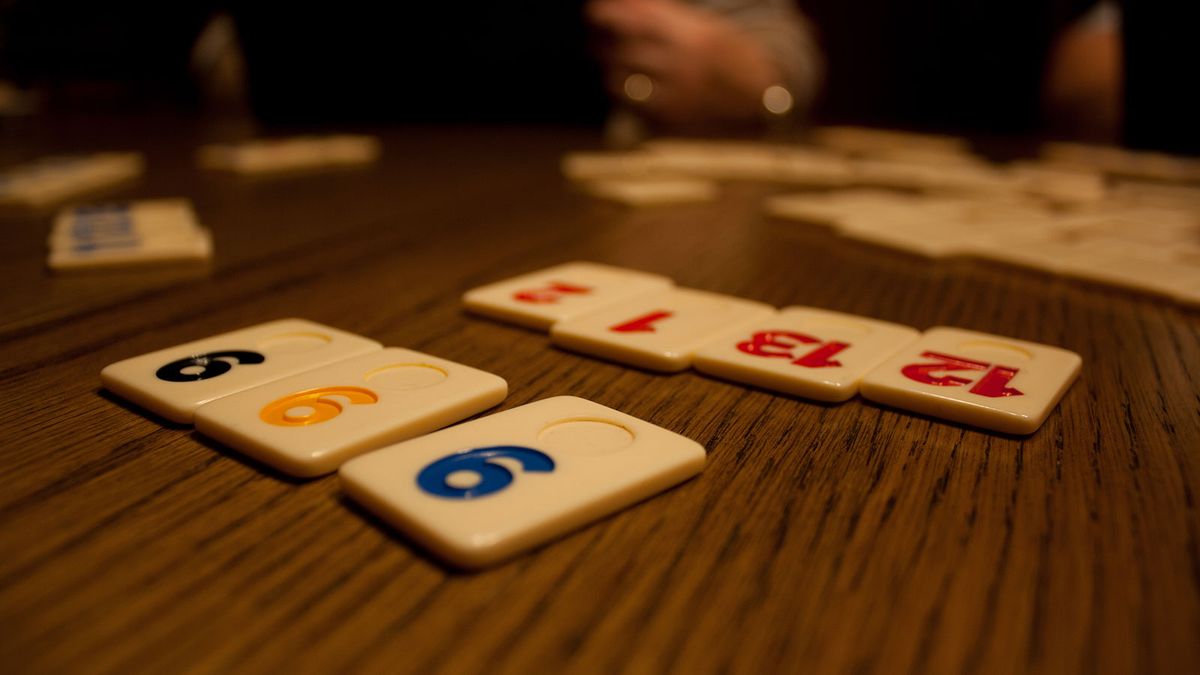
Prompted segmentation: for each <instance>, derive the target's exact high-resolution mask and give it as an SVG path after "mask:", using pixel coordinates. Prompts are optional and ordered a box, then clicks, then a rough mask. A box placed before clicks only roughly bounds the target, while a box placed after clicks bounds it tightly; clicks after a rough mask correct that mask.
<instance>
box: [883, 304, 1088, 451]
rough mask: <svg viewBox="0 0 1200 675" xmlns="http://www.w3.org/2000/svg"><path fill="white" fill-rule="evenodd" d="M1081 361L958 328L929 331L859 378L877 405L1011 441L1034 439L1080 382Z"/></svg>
mask: <svg viewBox="0 0 1200 675" xmlns="http://www.w3.org/2000/svg"><path fill="white" fill-rule="evenodd" d="M1080 363H1081V360H1080V358H1079V355H1078V354H1076V353H1074V352H1070V351H1067V350H1065V349H1059V348H1057V347H1049V346H1046V345H1040V344H1036V343H1033V342H1025V341H1023V340H1014V339H1012V338H1006V337H1000V336H997V335H989V334H987V333H976V332H973V331H967V330H960V329H957V328H931V329H930V330H928V331H926V332H925V334H924V335H922V336H921V338H920V339H919V340H917V341H916V342H915V343H913V344H911V345H909V346H907V347H905V348H904V349H902V350H901V351H900V352H899V353H898V354H896V355H895V356H893V357H892V358H890V359H888V360H887V361H885V362H884V363H883V365H881V366H879V367H878V368H876V369H875V370H873V371H871V372H870V373H868V374H867V376H866V377H865V378H863V381H862V384H861V385H860V391H861V392H862V395H863V396H864V397H865V398H868V399H870V400H872V401H876V402H878V403H884V404H886V405H890V406H895V407H897V408H903V409H905V410H912V411H915V412H918V413H923V414H926V415H932V416H934V417H941V418H944V419H948V420H953V421H955V422H962V423H964V424H970V425H973V426H977V427H982V428H985V429H994V430H996V431H1001V432H1004V433H1010V434H1029V433H1033V432H1034V431H1035V430H1036V429H1037V428H1038V427H1039V426H1041V424H1042V422H1043V421H1045V419H1046V416H1047V415H1049V414H1050V410H1051V409H1053V408H1054V406H1055V404H1057V403H1058V400H1059V399H1060V398H1062V395H1063V394H1064V393H1065V392H1066V390H1067V388H1068V387H1070V386H1071V383H1072V382H1074V381H1075V378H1076V376H1078V375H1079V369H1080Z"/></svg>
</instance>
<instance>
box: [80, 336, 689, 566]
mask: <svg viewBox="0 0 1200 675" xmlns="http://www.w3.org/2000/svg"><path fill="white" fill-rule="evenodd" d="M101 380H102V382H103V384H104V386H105V388H107V389H109V390H110V391H113V392H114V393H117V394H119V395H121V396H122V397H124V398H126V399H128V400H130V401H132V402H134V403H137V404H138V405H140V406H142V407H143V408H145V409H147V410H150V411H152V412H154V413H156V414H158V415H161V416H163V417H165V418H167V419H169V420H171V421H174V422H180V423H191V422H194V423H195V425H196V429H197V431H199V432H200V433H202V434H204V435H206V436H209V437H210V438H213V439H215V440H217V441H220V442H221V443H223V444H225V445H228V446H230V447H232V448H234V449H236V450H238V451H240V452H242V453H243V454H245V455H248V456H250V457H252V458H254V459H257V460H259V461H262V462H264V463H266V464H269V465H271V466H273V467H275V468H277V469H279V470H281V471H284V472H286V473H289V474H292V475H295V476H301V477H311V476H317V475H321V474H324V473H328V472H331V471H334V470H339V474H340V477H341V483H342V487H343V489H344V491H345V492H346V493H347V494H348V495H349V496H350V497H352V498H353V499H354V500H356V501H358V502H359V503H361V504H362V505H364V506H365V507H366V508H367V509H369V510H371V511H372V512H374V513H375V514H376V515H378V516H379V517H381V518H383V519H384V520H386V521H388V522H389V523H391V524H392V525H393V526H395V527H396V528H397V529H399V530H401V531H402V532H404V533H405V534H407V535H408V536H409V537H410V538H411V539H413V540H415V541H417V542H419V543H420V544H421V545H422V546H423V547H424V548H425V549H427V550H429V551H431V552H433V553H434V554H436V555H437V556H438V557H440V558H442V559H444V560H446V561H448V562H450V563H452V564H454V565H457V566H460V567H468V568H471V567H480V566H485V565H489V564H492V563H495V562H497V561H500V560H503V559H505V558H507V557H510V556H512V555H515V554H517V553H519V552H521V551H523V550H526V549H528V548H530V547H533V546H537V545H540V544H542V543H545V542H546V541H548V540H550V539H553V538H556V537H558V536H560V535H562V534H564V533H566V532H568V531H570V530H573V529H575V528H577V527H579V526H581V525H584V524H586V523H588V522H590V521H593V520H596V519H598V518H601V517H604V516H606V515H609V514H611V513H613V512H615V511H618V510H621V509H623V508H625V507H627V506H629V505H631V504H634V503H636V502H638V501H641V500H643V499H645V498H647V497H649V496H651V495H654V494H656V493H658V492H660V491H662V490H665V489H667V488H669V487H671V486H674V485H676V484H678V483H681V482H683V481H685V480H687V479H688V478H691V477H692V476H695V475H696V474H698V473H699V472H700V471H701V470H702V469H703V467H704V463H705V457H706V455H705V450H704V448H703V447H701V446H700V445H699V444H698V443H696V442H694V441H691V440H689V439H687V438H685V437H683V436H680V435H679V434H676V433H673V432H671V431H668V430H666V429H662V428H660V427H657V426H654V425H652V424H649V423H647V422H645V421H643V420H640V419H637V418H634V417H631V416H629V415H626V414H624V413H621V412H619V411H617V410H613V409H611V408H607V407H604V406H602V405H599V404H597V403H593V402H591V401H587V400H584V399H580V398H575V397H571V396H560V397H555V398H549V399H543V400H540V401H537V402H534V403H530V404H527V405H523V406H520V407H518V408H513V409H511V410H506V411H504V412H501V413H497V414H494V415H490V416H487V417H483V418H480V419H476V420H472V421H470V422H466V423H463V424H458V425H457V426H453V427H450V428H446V429H442V427H446V426H447V425H451V424H454V423H456V422H459V421H461V420H463V419H465V418H467V417H470V416H471V415H474V414H476V413H479V412H482V411H484V410H486V409H488V408H491V407H493V406H495V405H497V404H499V403H500V402H501V401H503V400H504V398H505V397H506V395H507V393H508V385H507V383H506V382H505V381H504V379H502V378H500V377H498V376H496V375H493V374H491V373H487V372H484V371H481V370H477V369H475V368H470V367H468V366H465V365H462V364H459V363H455V362H453V361H448V360H446V359H441V358H438V357H435V356H431V355H429V354H424V353H421V352H415V351H411V350H408V349H401V348H395V347H388V348H385V347H383V345H381V344H380V343H378V342H376V341H374V340H370V339H367V338H364V337H362V336H359V335H355V334H353V333H348V332H345V331H341V330H338V329H335V328H332V327H329V326H324V325H321V324H317V323H313V322H311V321H306V320H302V319H284V320H280V321H272V322H268V323H264V324H259V325H256V326H250V327H247V328H243V329H240V330H236V331H232V332H229V333H224V334H221V335H216V336H212V337H209V338H204V339H201V340H196V341H193V342H188V343H185V344H181V345H176V346H174V347H169V348H166V349H162V350H158V351H154V352H151V353H148V354H143V355H141V356H136V357H133V358H130V359H126V360H123V361H119V362H117V363H114V364H112V365H110V366H108V367H106V368H105V369H104V370H103V371H102V372H101ZM438 429H441V430H440V431H438ZM389 444H391V445H389ZM339 467H340V469H339Z"/></svg>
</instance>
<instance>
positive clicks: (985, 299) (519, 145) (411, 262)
mask: <svg viewBox="0 0 1200 675" xmlns="http://www.w3.org/2000/svg"><path fill="white" fill-rule="evenodd" d="M236 133H244V130H241V131H239V130H232V131H231V130H229V129H222V128H214V127H212V126H203V125H199V124H192V123H187V122H176V121H171V122H164V121H161V120H159V121H153V120H151V121H124V122H117V123H101V122H96V121H86V122H76V123H57V124H35V123H27V124H25V125H23V126H22V127H20V128H9V129H7V130H6V132H5V135H4V138H5V144H4V145H5V148H4V150H3V151H2V152H0V159H3V160H6V161H15V160H17V159H21V158H24V157H32V156H37V155H39V154H44V153H48V152H52V151H62V150H75V149H84V150H88V149H141V150H144V151H146V152H148V154H149V162H150V164H149V168H150V173H149V174H148V175H147V176H146V177H145V179H144V180H143V181H142V182H141V183H139V184H138V185H135V186H132V187H130V188H127V189H124V190H121V191H116V192H114V193H112V194H113V195H116V196H120V197H143V196H173V195H181V196H188V197H191V198H192V199H193V200H194V201H195V204H196V206H197V209H198V211H199V213H200V215H201V218H202V220H203V221H204V223H205V224H206V225H207V226H209V227H211V228H212V230H213V231H214V233H215V243H216V256H215V260H214V264H213V266H212V269H211V270H209V271H207V272H204V271H201V272H197V271H195V270H182V269H181V270H168V271H159V272H148V271H141V272H112V273H105V274H90V275H73V276H51V275H50V274H48V273H47V272H46V271H45V269H44V255H45V250H44V245H45V244H44V239H45V236H46V234H47V232H48V228H49V214H46V213H41V214H27V215H6V216H4V217H3V220H0V223H2V226H3V230H4V236H3V244H0V263H2V264H3V269H4V270H5V279H4V281H5V283H4V290H3V291H2V292H0V339H2V346H0V373H2V383H3V397H2V398H0V415H2V419H3V423H2V425H0V453H3V455H2V459H3V461H2V463H0V636H2V637H0V670H3V671H4V672H14V673H15V672H37V673H56V672H120V673H128V672H152V673H163V672H231V671H236V672H261V673H279V672H289V671H293V670H300V671H305V672H322V673H335V672H336V673H344V672H389V673H392V672H404V673H407V672H411V673H429V672H445V673H466V672H485V671H486V672H511V673H533V672H560V671H564V670H570V671H576V672H637V673H659V672H667V671H671V672H679V673H709V672H736V673H769V672H813V673H1022V672H1045V673H1072V672H1105V673H1108V672H1111V673H1134V672H1148V673H1185V672H1198V670H1200V516H1198V513H1197V508H1198V506H1197V493H1198V491H1200V414H1198V413H1200V313H1197V312H1195V311H1189V310H1185V309H1181V308H1179V307H1177V306H1174V305H1172V304H1170V303H1167V302H1163V301H1159V300H1154V299H1151V298H1146V297H1140V296H1137V295H1133V294H1129V293H1125V292H1122V291H1117V290H1111V289H1106V288H1100V287H1089V286H1085V285H1082V284H1079V283H1075V282H1070V281H1064V280H1059V279H1055V278H1053V277H1048V276H1040V275H1037V274H1034V273H1030V272H1023V271H1019V270H1015V269H1008V268H1004V267H1001V266H991V265H987V264H982V263H968V262H941V263H930V262H926V261H922V260H920V259H918V258H913V257H909V256H906V255H902V254H897V253H893V252H888V251H884V250H880V249H873V248H869V247H866V246H863V245H860V244H856V243H852V242H848V241H845V240H839V239H835V238H834V237H832V236H830V235H827V234H825V233H823V232H822V231H820V230H818V229H811V228H805V227H803V226H800V225H796V224H793V223H789V222H785V221H780V220H773V219H770V218H767V217H765V216H763V215H762V213H761V198H762V196H764V195H765V194H767V193H768V192H769V191H770V188H768V187H766V186H754V185H740V186H731V187H729V188H728V189H727V190H726V191H725V194H724V196H723V198H722V199H721V200H720V201H718V202H716V203H713V204H704V205H689V206H678V207H667V208H654V209H646V210H627V209H624V208H621V207H617V206H613V205H610V204H606V203H602V202H597V201H593V200H590V199H588V198H586V197H584V196H582V195H579V194H576V193H574V192H573V191H572V190H571V189H570V188H569V187H568V186H567V185H565V184H564V182H563V181H562V179H561V178H560V177H559V174H558V170H557V163H558V160H559V157H560V155H561V153H562V152H564V151H566V150H569V149H579V148H586V147H595V146H596V145H597V138H595V137H593V136H592V135H590V134H587V133H581V132H572V131H562V130H522V129H414V130H395V131H387V132H384V134H383V136H384V141H385V156H384V159H383V160H382V162H381V163H380V164H379V165H378V166H376V167H374V168H371V169H367V170H360V171H339V172H334V173H329V174H322V175H303V176H294V177H289V178H279V179H270V180H268V179H263V180H239V179H235V178H232V177H225V176H218V175H211V174H203V173H200V172H198V171H197V170H196V169H195V168H194V165H193V164H192V159H191V156H192V155H191V153H192V152H193V150H194V148H195V146H196V145H197V144H198V143H200V142H202V141H203V140H205V139H211V138H216V137H222V136H223V135H228V134H236ZM576 259H583V260H594V261H598V262H605V263H612V264H616V265H621V266H626V267H633V268H637V269H642V270H647V271H651V272H657V273H662V274H666V275H670V276H671V277H673V278H675V279H676V280H677V281H678V282H679V283H680V284H683V285H688V286H694V287H698V288H703V289H707V290H712V291H717V292H722V293H729V294H734V295H739V296H743V297H746V298H752V299H755V300H760V301H764V302H768V303H772V304H774V305H777V306H783V305H788V304H809V305H815V306H818V307H825V308H830V309H835V310H840V311H845V312H852V313H858V314H863V315H867V316H872V317H876V318H879V319H885V320H889V321H896V322H900V323H905V324H909V325H912V326H915V327H917V328H921V329H924V328H928V327H930V326H934V325H942V324H949V325H955V326H961V327H964V328H969V329H976V330H981V331H988V332H993V333H999V334H1003V335H1010V336H1014V337H1018V338H1021V339H1026V340H1033V341H1037V342H1043V343H1047V344H1052V345H1058V346H1062V347H1065V348H1068V349H1071V350H1074V351H1076V352H1078V353H1080V354H1081V355H1082V356H1083V360H1084V367H1083V374H1082V376H1081V378H1080V380H1079V381H1078V382H1077V383H1076V384H1075V385H1074V387H1072V389H1071V390H1070V391H1068V392H1067V395H1066V396H1065V398H1064V399H1063V401H1062V403H1061V404H1060V405H1059V407H1058V409H1057V410H1056V411H1055V412H1054V413H1052V414H1051V416H1050V418H1049V420H1048V421H1047V422H1046V423H1045V425H1044V426H1043V427H1042V428H1041V430H1040V431H1038V432H1037V433H1035V434H1034V435H1032V436H1031V437H1028V438H1015V437H1007V436H1002V435H996V434H991V433H985V432H982V431H977V430H974V429H969V428H965V427H961V426H958V425H954V424H950V423H944V422H940V421H936V420H932V419H928V418H924V417H920V416H915V415H911V414H906V413H903V412H898V411H893V410H889V409H884V408H881V407H878V406H875V405H872V404H870V403H866V402H864V401H862V400H860V399H855V400H852V401H850V402H848V403H845V404H842V405H821V404H814V403H811V402H807V401H803V400H798V399H793V398H787V397H784V396H777V395H773V394H770V393H766V392H763V391H758V390H753V389H749V388H746V387H742V386H738V385H735V384H729V383H726V382H721V381H716V380H712V379H707V378H705V377H702V376H699V375H697V374H695V373H692V372H685V373H682V374H678V375H658V374H651V373H646V372H641V371H638V370H634V369H630V368H625V367H621V366H618V365H614V364H610V363H605V362H602V361H597V360H592V359H589V358H585V357H582V356H578V355H574V354H570V353H566V352H562V351H559V350H557V349H555V348H553V347H552V346H550V344H549V343H548V340H547V338H546V336H545V335H542V334H539V333H536V332H531V331H527V330H522V329H518V328H513V327H508V326H505V325H502V324H498V323H493V322H489V321H486V320H483V319H479V318H475V317H472V316H469V315H466V314H464V313H463V312H462V310H461V307H460V304H459V296H460V295H461V294H462V292H463V291H465V290H467V289H469V288H471V287H473V286H476V285H479V284H482V283H484V282H488V281H492V280H496V279H500V278H505V277H508V276H512V275H515V274H518V273H522V272H527V271H531V270H536V269H538V268H541V267H546V266H549V265H552V264H555V263H559V262H564V261H569V260H576ZM289 316H298V317H305V318H309V319H313V320H315V321H319V322H323V323H328V324H331V325H334V326H337V327H340V328H343V329H347V330H350V331H354V332H357V333H360V334H362V335H365V336H368V337H371V338H374V339H377V340H380V341H382V342H383V343H385V344H388V345H396V346H403V347H409V348H413V349H418V350H423V351H427V352H430V353H432V354H436V355H438V356H441V357H445V358H449V359H452V360H456V361H459V362H462V363H465V364H467V365H470V366H474V367H478V368H482V369H485V370H488V371H491V372H494V373H497V374H499V375H501V376H503V377H504V378H506V379H507V380H508V382H509V386H510V392H511V393H510V395H509V398H508V399H507V400H506V401H505V402H504V403H503V404H502V405H501V406H500V408H499V409H507V408H511V407H514V406H518V405H521V404H524V403H527V402H529V401H533V400H536V399H540V398H543V397H547V396H553V395H559V394H573V395H577V396H582V397H586V398H590V399H593V400H595V401H597V402H599V403H602V404H604V405H608V406H612V407H615V408H618V409H620V410H623V411H625V412H628V413H630V414H633V415H635V416H638V417H641V418H643V419H646V420H648V421H650V422H653V423H655V424H658V425H661V426H664V427H666V428H668V429H671V430H673V431H677V432H679V433H682V434H685V435H687V436H689V437H691V438H693V439H695V440H697V441H699V442H700V443H702V444H703V445H704V446H705V447H706V448H707V449H708V452H709V462H708V466H707V468H706V469H705V471H704V473H703V474H702V475H701V476H700V477H699V478H697V479H695V480H693V481H691V482H689V483H686V484H684V485H683V486H681V487H679V488H677V489H674V490H672V491H670V492H667V493H665V494H663V495H661V496H659V497H656V498H654V499H651V500H649V501H646V502H644V503H642V504H639V505H637V506H635V507H633V508H630V509H628V510H626V511H623V512H621V513H619V514H616V515H614V516H612V517H610V518H607V519H605V520H603V521H601V522H599V523H596V524H594V525H591V526H589V527H586V528H584V529H582V530H580V531H578V532H575V533H573V534H571V535H569V536H567V537H565V538H563V539H561V540H559V541H556V542H554V543H551V544H549V545H547V546H545V547H544V548H542V549H540V550H537V551H534V552H532V553H530V554H528V555H524V556H521V557H519V558H517V559H515V560H513V561H512V562H509V563H507V564H503V565H501V566H499V567H496V568H494V569H491V570H488V571H484V572H482V573H473V574H466V573H459V572H454V571H452V570H448V569H446V568H444V567H442V566H441V565H439V564H438V563H436V562H435V561H433V560H431V559H429V558H428V557H426V556H425V555H424V554H422V553H421V552H420V551H419V550H417V549H416V548H415V547H414V546H413V545H411V544H410V543H409V542H408V541H406V540H405V539H404V538H403V537H402V536H399V535H397V534H395V533H394V532H392V531H391V530H390V529H389V528H387V527H386V526H384V525H383V524H382V523H380V522H379V521H376V520H375V519H373V518H371V517H370V516H369V515H367V514H365V513H364V512H363V511H361V510H359V509H358V508H356V507H355V506H354V505H353V504H351V503H349V502H348V501H346V500H345V499H344V498H342V497H341V495H340V493H339V489H338V482H337V479H336V477H332V476H331V477H326V478H323V479H319V480H313V481H296V480H292V479H288V478H286V477H283V476H281V475H279V474H277V473H275V472H273V471H271V470H269V469H267V468H265V467H263V466H261V465H258V464H255V463H253V462H250V461H247V460H246V459H244V458H242V457H240V456H239V455H238V454H237V453H235V452H233V451H231V450H228V449H226V448H223V447H220V446H218V445H216V444H214V443H212V442H209V441H207V440H206V439H204V438H201V437H199V436H197V435H196V434H195V433H194V432H193V431H192V430H191V429H190V428H187V427H180V426H176V425H171V424H169V423H165V422H164V421H162V420H160V419H156V418H153V417H152V416H150V415H148V414H147V413H145V412H144V411H141V410H139V409H136V408H134V407H132V406H130V405H128V404H126V403H124V402H122V401H121V400H119V399H118V398H116V397H114V396H111V395H109V394H107V393H105V392H103V391H101V390H100V388H99V378H98V373H99V371H100V369H101V368H102V367H103V366H105V365H106V364H108V363H111V362H113V361H117V360H119V359H123V358H126V357H130V356H134V355H137V354H140V353H143V352H147V351H151V350H155V349H159V348H161V347H165V346H169V345H172V344H177V343H180V342H184V341H188V340H192V339H196V338H201V337H205V336H208V335H212V334H215V333H219V332H224V331H228V330H232V329H236V328H239V327H242V326H246V325H250V324H254V323H259V322H262V321H266V320H269V319H276V318H282V317H289Z"/></svg>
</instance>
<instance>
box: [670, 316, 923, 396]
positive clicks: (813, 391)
mask: <svg viewBox="0 0 1200 675" xmlns="http://www.w3.org/2000/svg"><path fill="white" fill-rule="evenodd" d="M919 335H920V332H919V331H917V330H916V329H915V328H910V327H908V326H901V325H899V324H894V323H888V322H886V321H876V320H875V319H868V318H866V317H861V316H853V315H850V314H842V313H840V312H829V311H826V310H822V309H816V308H813V307H787V308H785V309H783V310H781V311H779V312H778V313H776V314H773V315H771V316H769V317H765V318H763V319H760V320H758V321H755V322H754V323H752V324H749V325H746V326H743V327H741V328H736V329H734V330H731V331H726V332H725V333H723V334H722V335H721V336H720V337H718V338H716V339H714V340H713V341H711V342H710V343H708V344H707V345H706V346H705V347H703V348H702V349H700V351H698V352H696V360H695V363H693V366H694V367H695V368H696V370H698V371H700V372H702V373H705V374H707V375H714V376H716V377H720V378H724V379H727V380H732V381H734V382H741V383H743V384H749V385H753V386H756V387H762V388H764V389H771V390H774V391H779V392H783V393H785V394H792V395H795V396H803V397H805V398H811V399H816V400H819V401H845V400H847V399H849V398H851V397H852V396H854V394H856V393H857V392H858V383H859V381H860V380H862V378H863V376H865V375H866V374H867V373H868V372H869V371H870V370H871V369H873V368H874V367H875V366H877V365H879V364H880V363H882V362H883V361H884V360H885V359H887V358H888V357H889V356H891V355H893V354H895V353H896V352H897V351H899V350H900V349H902V348H903V347H904V346H905V345H908V344H910V343H912V342H913V341H914V340H916V339H917V337H918V336H919Z"/></svg>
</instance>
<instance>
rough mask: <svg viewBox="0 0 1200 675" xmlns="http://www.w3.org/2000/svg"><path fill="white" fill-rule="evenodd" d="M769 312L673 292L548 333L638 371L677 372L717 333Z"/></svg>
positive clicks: (727, 299) (736, 301)
mask: <svg viewBox="0 0 1200 675" xmlns="http://www.w3.org/2000/svg"><path fill="white" fill-rule="evenodd" d="M773 312H774V309H773V308H772V307H771V306H769V305H765V304H763V303H761V302H754V301H753V300H743V299H741V298H735V297H732V296H729V295H719V294H717V293H709V292H707V291H698V290H695V289H691V288H672V289H669V290H665V291H658V292H656V293H648V294H645V295H639V296H636V297H633V298H630V299H628V300H626V301H624V302H620V303H617V304H615V305H612V306H610V307H605V308H603V309H599V310H596V311H595V312H592V313H590V314H585V315H583V316H579V317H575V318H571V319H567V320H564V321H560V322H558V323H556V324H554V326H553V328H551V329H550V340H551V341H552V342H554V344H556V345H559V346H560V347H564V348H566V349H570V350H572V351H577V352H582V353H584V354H590V355H592V356H599V357H601V358H605V359H611V360H613V361H619V362H621V363H626V364H629V365H631V366H636V367H638V368H646V369H648V370H658V371H664V372H676V371H680V370H684V369H686V368H687V367H688V366H690V365H691V364H692V357H693V355H694V354H695V353H696V350H697V349H699V348H700V347H702V346H703V345H704V344H705V343H706V342H708V341H709V340H711V339H712V338H713V337H714V336H715V335H716V334H717V333H720V332H722V331H724V330H726V329H727V328H731V327H733V326H738V325H742V324H744V323H749V322H752V321H755V320H759V319H762V318H764V317H767V316H769V315H770V314H772V313H773Z"/></svg>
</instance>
